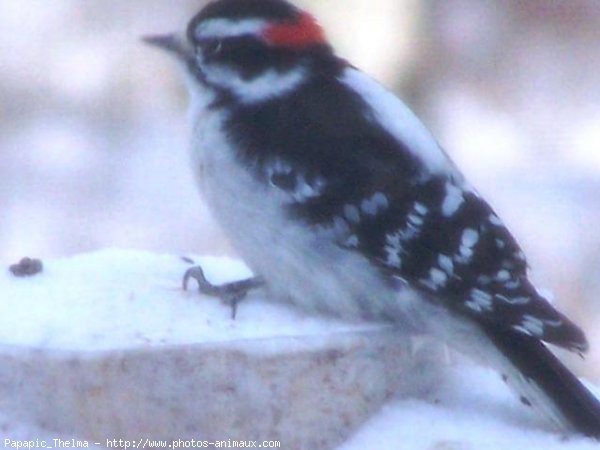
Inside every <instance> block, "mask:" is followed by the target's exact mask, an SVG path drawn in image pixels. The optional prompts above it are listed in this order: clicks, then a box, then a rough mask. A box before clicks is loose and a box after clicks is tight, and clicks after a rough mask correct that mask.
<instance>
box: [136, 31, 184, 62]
mask: <svg viewBox="0 0 600 450" xmlns="http://www.w3.org/2000/svg"><path fill="white" fill-rule="evenodd" d="M142 41H143V42H145V43H146V44H148V45H152V46H154V47H158V48H160V49H162V50H165V51H166V52H169V53H171V54H174V55H175V56H177V57H179V58H181V59H182V60H183V61H188V60H189V59H190V56H191V52H190V50H189V49H188V48H187V46H186V45H185V44H184V42H183V41H182V39H181V38H180V37H179V36H178V35H177V34H174V33H173V34H160V35H151V36H143V37H142Z"/></svg>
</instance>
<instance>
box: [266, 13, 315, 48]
mask: <svg viewBox="0 0 600 450" xmlns="http://www.w3.org/2000/svg"><path fill="white" fill-rule="evenodd" d="M262 35H263V37H264V39H265V40H266V41H267V42H268V43H269V44H271V45H274V46H277V47H290V48H298V49H302V48H306V47H310V46H312V45H318V44H324V43H325V42H327V40H326V38H325V33H324V32H323V29H322V28H321V26H320V25H319V24H318V23H317V21H316V20H315V18H314V17H313V16H311V15H310V14H309V13H307V12H303V13H301V14H300V16H299V17H298V19H297V20H296V21H295V22H286V23H277V24H273V25H269V26H267V27H266V28H265V29H264V30H263V32H262Z"/></svg>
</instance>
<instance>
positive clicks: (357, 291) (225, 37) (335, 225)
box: [147, 0, 600, 438]
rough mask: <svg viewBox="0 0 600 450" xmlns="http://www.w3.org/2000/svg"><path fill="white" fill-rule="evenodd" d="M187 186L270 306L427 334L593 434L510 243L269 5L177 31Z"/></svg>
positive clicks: (414, 126)
mask: <svg viewBox="0 0 600 450" xmlns="http://www.w3.org/2000/svg"><path fill="white" fill-rule="evenodd" d="M147 40H148V41H149V42H151V43H154V44H156V45H159V46H161V47H163V48H167V49H168V50H171V51H173V52H174V53H175V54H176V55H177V56H178V57H179V59H180V60H181V61H182V62H183V63H184V64H185V67H186V72H187V74H188V85H189V88H190V92H191V94H192V99H193V102H192V116H191V117H192V121H193V127H194V131H193V144H192V153H193V160H194V172H195V173H196V174H197V175H198V182H199V184H200V185H201V187H202V190H203V192H204V195H205V198H206V200H207V202H208V203H209V206H210V207H211V209H212V212H213V213H214V216H215V217H216V219H217V220H218V222H219V223H220V225H221V226H222V227H223V229H224V231H225V232H226V233H227V235H228V237H229V238H230V239H231V241H232V243H233V245H234V246H235V248H236V250H238V251H239V253H240V254H241V255H242V257H243V258H244V259H245V260H246V262H247V263H248V265H249V266H250V267H251V269H252V270H253V271H254V272H255V273H256V274H257V275H258V276H260V277H261V278H262V279H264V281H265V282H266V288H267V289H268V290H269V291H270V292H271V293H272V294H273V296H274V297H276V298H279V299H285V300H286V301H289V302H291V303H293V304H295V305H297V306H299V307H302V308H304V309H306V310H310V311H318V312H322V313H326V314H330V315H335V316H338V317H342V318H349V319H367V320H379V321H387V322H393V323H396V324H398V326H402V327H405V328H406V329H409V330H414V331H419V332H422V331H426V332H429V333H432V334H433V335H435V336H438V337H440V338H442V339H444V340H446V341H447V342H448V343H449V344H450V345H452V346H454V347H456V348H457V349H459V350H461V351H463V352H466V353H469V354H472V355H474V356H476V357H478V358H484V359H485V360H487V361H488V362H489V363H490V364H491V365H493V366H494V367H496V368H497V369H498V370H499V372H500V373H501V374H502V376H503V378H504V379H505V380H506V381H507V382H508V383H509V384H510V385H511V386H513V387H514V388H515V389H516V390H517V392H518V393H519V395H520V396H521V400H522V401H523V403H525V404H531V405H533V406H535V407H536V408H538V409H539V410H540V411H542V412H543V413H545V414H546V415H547V416H548V417H549V418H551V419H552V420H553V421H554V422H555V423H556V424H558V425H559V426H561V427H563V428H571V429H575V430H577V431H579V432H581V433H583V434H586V435H590V436H594V437H596V438H600V404H599V402H598V400H597V399H596V398H595V397H593V396H592V395H591V394H590V393H589V391H588V390H587V389H586V388H585V387H584V386H583V385H582V384H581V383H580V382H579V381H578V380H577V378H576V377H575V376H573V375H572V374H571V373H570V372H569V371H568V370H567V369H566V368H565V367H564V366H563V365H562V364H561V363H560V362H559V361H558V359H556V357H554V355H553V354H552V353H551V352H550V351H549V350H548V348H547V347H546V344H545V343H549V344H553V345H556V346H558V347H563V348H566V349H569V350H572V351H577V352H584V351H585V350H586V349H587V346H588V344H587V342H586V339H585V336H584V334H583V332H582V331H581V330H580V329H579V328H578V327H577V326H576V325H574V324H573V323H572V322H571V321H569V319H567V318H566V317H565V316H564V315H562V314H561V313H560V312H558V311H557V310H556V309H555V308H554V307H553V306H552V305H551V304H550V303H549V302H548V301H547V300H546V299H545V298H544V297H543V296H542V295H541V294H540V293H539V292H538V291H537V290H536V289H535V287H534V286H533V285H532V284H531V283H530V282H529V280H528V278H527V263H526V260H525V256H524V254H523V252H522V251H521V249H520V248H519V246H518V244H517V243H516V241H515V239H514V238H513V237H512V236H511V234H510V232H509V231H508V230H507V228H506V227H505V226H504V224H503V223H502V221H501V220H500V219H499V218H498V216H497V215H496V214H495V213H494V211H493V210H492V208H491V207H490V206H489V205H488V204H487V203H486V202H485V200H483V199H482V198H481V197H480V196H479V195H478V194H477V192H476V191H474V190H473V189H472V188H471V187H470V186H469V185H468V183H466V182H465V180H464V178H463V176H462V175H461V173H460V172H459V171H458V170H457V169H456V167H455V166H454V164H453V163H452V162H451V161H450V160H449V158H448V157H447V156H446V154H445V153H444V152H443V150H442V149H441V148H440V147H439V145H438V144H437V142H436V141H435V139H434V138H433V137H432V136H431V135H430V133H429V132H428V131H427V129H426V128H425V127H424V125H423V124H422V123H421V122H420V121H419V120H418V119H417V118H416V117H415V116H414V115H413V114H412V113H411V111H410V110H409V109H408V108H407V107H406V106H405V105H404V104H403V103H402V102H401V101H400V100H399V99H397V98H396V97H395V96H394V95H393V94H392V93H390V92H388V91H387V90H385V89H384V88H383V87H382V86H380V85H379V84H378V83H377V82H375V81H374V80H372V79H371V78H369V77H368V76H366V75H365V74H363V73H361V72H360V71H359V70H358V69H356V68H354V67H353V66H351V65H350V64H349V63H347V62H346V61H344V60H342V59H340V58H338V57H337V56H335V54H334V53H333V50H332V48H331V47H330V46H329V44H328V43H327V41H326V39H325V36H324V33H323V31H322V30H321V28H320V27H319V25H318V24H317V23H316V22H315V20H314V19H313V17H312V16H310V15H309V14H308V13H306V12H304V11H302V10H300V9H298V8H296V7H294V6H293V5H291V4H290V3H288V2H286V1H283V0H218V1H215V2H212V3H210V4H209V5H208V6H206V7H205V8H204V9H203V10H202V11H201V12H200V13H199V14H198V15H197V16H196V17H194V18H193V20H192V21H191V23H190V24H189V27H188V30H187V35H186V36H185V37H181V38H180V37H178V36H175V35H169V36H159V37H156V36H155V37H150V38H148V39H147Z"/></svg>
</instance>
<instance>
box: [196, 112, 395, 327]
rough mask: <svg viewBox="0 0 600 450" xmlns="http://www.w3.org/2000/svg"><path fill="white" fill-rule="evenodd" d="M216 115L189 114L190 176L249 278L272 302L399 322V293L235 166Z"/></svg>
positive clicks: (271, 189) (270, 188)
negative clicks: (257, 280)
mask: <svg viewBox="0 0 600 450" xmlns="http://www.w3.org/2000/svg"><path fill="white" fill-rule="evenodd" d="M203 111H204V110H203ZM222 114H223V113H220V112H210V113H206V112H205V111H204V112H202V113H201V114H200V111H197V112H196V113H193V115H194V116H195V117H196V122H195V127H194V136H193V143H192V156H193V161H194V163H193V164H194V171H195V173H196V174H197V175H198V182H199V185H200V186H201V190H202V192H203V195H204V197H205V200H206V201H207V203H208V205H209V207H210V209H211V211H212V213H213V215H214V217H215V218H216V220H217V222H218V223H219V224H220V225H221V227H222V228H223V230H224V232H225V233H226V235H227V236H228V237H229V239H230V240H231V243H232V244H233V246H234V247H235V249H236V250H237V251H238V252H239V253H240V256H242V258H243V259H244V260H245V261H246V263H247V264H248V265H249V267H250V268H251V269H252V270H253V271H254V273H255V274H257V275H261V276H262V277H264V278H265V279H266V280H267V284H268V289H269V290H270V291H271V293H272V294H273V295H272V297H273V298H276V299H278V300H283V301H290V302H292V303H295V304H296V305H298V306H300V307H301V308H302V309H305V310H309V311H319V312H325V313H327V314H330V315H334V316H337V317H343V318H346V319H358V318H382V317H386V318H389V317H390V316H393V317H394V318H395V320H397V316H399V315H401V310H402V309H403V307H402V305H401V304H400V303H399V302H398V293H397V292H396V291H394V290H392V289H390V288H389V287H387V285H386V284H385V283H384V282H383V281H382V279H381V278H380V275H379V273H377V272H376V269H374V268H373V267H372V265H371V264H370V263H368V261H367V260H366V259H365V258H363V257H362V256H360V255H359V254H358V253H355V252H351V251H347V250H344V249H341V248H339V247H338V246H337V245H336V244H334V243H333V242H332V241H331V237H330V236H326V235H324V234H323V233H319V232H317V231H316V230H315V229H313V228H309V227H307V226H306V225H305V224H304V223H300V222H296V221H292V220H291V219H289V218H288V217H287V216H286V215H285V214H284V211H285V209H284V203H285V202H286V200H287V199H286V198H285V195H286V194H285V193H283V192H282V191H280V190H279V189H277V188H275V187H273V186H271V185H268V184H263V183H260V182H258V181H257V180H256V179H255V178H254V177H253V176H252V174H251V168H247V167H244V166H243V165H241V164H240V163H239V162H238V161H236V160H235V156H234V152H233V149H232V147H231V144H230V142H228V141H227V138H226V136H225V135H224V134H223V133H222V131H221V126H222V124H223V119H224V116H223V115H222ZM200 168H201V169H200Z"/></svg>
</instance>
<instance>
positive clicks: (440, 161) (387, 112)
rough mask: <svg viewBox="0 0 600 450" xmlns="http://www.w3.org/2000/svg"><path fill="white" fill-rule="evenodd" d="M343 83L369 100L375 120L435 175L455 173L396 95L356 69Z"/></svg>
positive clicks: (428, 135)
mask: <svg viewBox="0 0 600 450" xmlns="http://www.w3.org/2000/svg"><path fill="white" fill-rule="evenodd" d="M341 81H342V82H343V83H344V84H346V85H347V86H348V87H349V88H350V89H352V90H353V91H354V92H356V93H358V94H359V95H360V96H361V97H362V98H364V99H365V101H366V102H367V104H368V105H369V106H370V107H371V109H372V113H373V115H374V118H375V120H377V121H378V122H379V123H380V124H381V125H382V126H383V127H384V128H385V129H386V130H387V131H388V132H389V133H390V134H391V135H392V136H394V137H395V138H396V139H398V140H399V141H401V142H403V143H404V144H406V146H407V147H408V149H409V150H410V151H411V152H412V153H413V154H414V155H415V156H416V157H417V158H419V159H420V160H421V161H422V162H423V163H424V165H425V166H426V167H427V168H428V169H429V170H430V171H431V172H433V173H448V172H450V171H452V169H451V167H452V166H451V165H450V164H448V158H447V157H446V155H445V154H444V153H443V152H442V150H441V149H440V147H439V145H438V143H437V142H436V140H435V139H434V138H433V136H432V135H431V133H430V132H429V130H427V128H426V127H425V125H423V123H422V122H421V121H420V120H419V119H418V118H417V117H416V116H415V115H414V114H413V112H412V111H411V110H410V109H409V108H408V107H407V106H406V105H405V104H404V103H403V102H402V101H400V100H399V99H398V98H397V97H396V96H395V95H394V94H392V93H391V92H389V91H388V90H387V89H385V88H384V87H383V86H382V85H380V84H379V83H377V82H376V81H375V80H373V79H372V78H370V77H369V76H367V75H365V74H364V73H362V72H360V71H359V70H357V69H354V68H348V69H346V70H345V71H344V73H343V75H342V77H341Z"/></svg>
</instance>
